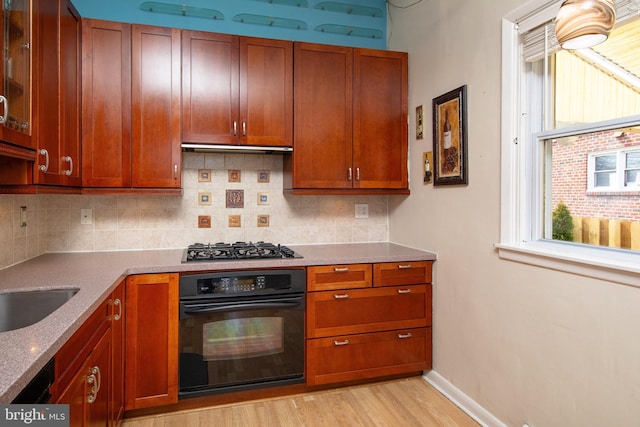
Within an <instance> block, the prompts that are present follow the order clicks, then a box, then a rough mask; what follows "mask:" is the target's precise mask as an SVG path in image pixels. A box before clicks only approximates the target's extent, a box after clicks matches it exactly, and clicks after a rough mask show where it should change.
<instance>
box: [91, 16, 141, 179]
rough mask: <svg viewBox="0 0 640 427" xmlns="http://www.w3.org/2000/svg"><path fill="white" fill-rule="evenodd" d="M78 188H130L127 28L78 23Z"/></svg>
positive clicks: (128, 47)
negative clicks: (80, 107)
mask: <svg viewBox="0 0 640 427" xmlns="http://www.w3.org/2000/svg"><path fill="white" fill-rule="evenodd" d="M82 186H83V187H130V186H131V26H130V25H129V24H123V23H120V22H108V21H99V20H93V19H85V20H83V21H82Z"/></svg>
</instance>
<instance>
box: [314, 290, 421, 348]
mask: <svg viewBox="0 0 640 427" xmlns="http://www.w3.org/2000/svg"><path fill="white" fill-rule="evenodd" d="M306 324H307V338H320V337H330V336H334V335H344V334H359V333H366V332H376V331H389V330H393V329H400V328H418V327H423V326H430V325H431V285H412V286H398V287H387V288H369V289H352V290H337V291H325V292H309V293H308V294H307V322H306Z"/></svg>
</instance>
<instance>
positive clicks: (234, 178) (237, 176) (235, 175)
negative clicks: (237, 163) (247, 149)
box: [229, 169, 242, 182]
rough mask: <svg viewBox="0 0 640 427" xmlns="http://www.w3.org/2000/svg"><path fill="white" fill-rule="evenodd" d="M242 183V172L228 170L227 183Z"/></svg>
mask: <svg viewBox="0 0 640 427" xmlns="http://www.w3.org/2000/svg"><path fill="white" fill-rule="evenodd" d="M240 181H242V172H241V171H240V170H237V169H232V170H229V182H240Z"/></svg>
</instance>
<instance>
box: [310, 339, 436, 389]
mask: <svg viewBox="0 0 640 427" xmlns="http://www.w3.org/2000/svg"><path fill="white" fill-rule="evenodd" d="M430 368H431V328H419V329H403V330H397V331H390V332H377V333H372V334H361V335H347V336H337V337H332V338H319V339H313V340H308V341H307V385H309V386H312V385H318V384H330V383H337V382H343V381H352V380H359V379H365V378H374V377H379V376H385V375H395V374H403V373H409V372H415V371H420V370H426V369H430Z"/></svg>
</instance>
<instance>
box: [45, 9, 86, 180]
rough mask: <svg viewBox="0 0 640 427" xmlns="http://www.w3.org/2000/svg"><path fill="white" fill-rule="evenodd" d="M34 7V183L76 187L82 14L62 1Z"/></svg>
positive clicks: (79, 167) (79, 168) (78, 149)
mask: <svg viewBox="0 0 640 427" xmlns="http://www.w3.org/2000/svg"><path fill="white" fill-rule="evenodd" d="M33 8H34V20H33V23H34V29H35V31H34V33H35V46H34V48H33V50H34V58H35V59H36V61H35V67H34V74H33V76H34V112H35V114H34V116H35V123H36V126H35V127H34V132H33V137H34V138H35V140H36V142H37V149H38V160H37V164H36V166H35V174H34V181H35V182H36V183H38V184H53V185H65V186H80V185H81V178H80V171H81V158H80V79H79V76H80V33H81V27H80V16H79V14H78V12H77V11H76V10H75V8H74V7H73V5H72V4H71V3H70V2H68V1H65V0H61V1H59V2H50V1H45V0H37V1H34V2H33Z"/></svg>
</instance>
